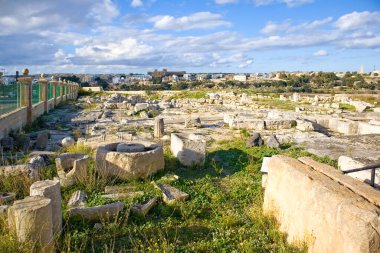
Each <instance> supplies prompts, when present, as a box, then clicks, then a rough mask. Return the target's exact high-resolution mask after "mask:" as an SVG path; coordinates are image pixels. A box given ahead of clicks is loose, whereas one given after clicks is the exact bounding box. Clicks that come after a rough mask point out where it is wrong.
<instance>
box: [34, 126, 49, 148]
mask: <svg viewBox="0 0 380 253" xmlns="http://www.w3.org/2000/svg"><path fill="white" fill-rule="evenodd" d="M48 141H49V133H48V132H47V131H43V132H41V133H39V134H38V135H37V140H36V148H37V149H41V150H45V149H46V147H47V144H48Z"/></svg>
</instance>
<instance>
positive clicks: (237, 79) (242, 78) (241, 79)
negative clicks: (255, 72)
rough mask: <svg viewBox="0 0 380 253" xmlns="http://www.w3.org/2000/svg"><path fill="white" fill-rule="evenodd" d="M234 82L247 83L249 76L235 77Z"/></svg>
mask: <svg viewBox="0 0 380 253" xmlns="http://www.w3.org/2000/svg"><path fill="white" fill-rule="evenodd" d="M234 80H235V81H239V82H246V81H247V76H246V75H234Z"/></svg>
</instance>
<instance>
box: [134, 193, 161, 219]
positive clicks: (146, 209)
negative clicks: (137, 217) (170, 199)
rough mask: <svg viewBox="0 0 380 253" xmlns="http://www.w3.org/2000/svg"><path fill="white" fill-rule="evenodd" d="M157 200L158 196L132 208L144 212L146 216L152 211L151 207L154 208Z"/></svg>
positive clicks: (136, 211)
mask: <svg viewBox="0 0 380 253" xmlns="http://www.w3.org/2000/svg"><path fill="white" fill-rule="evenodd" d="M156 202H157V197H153V198H151V199H149V200H148V201H146V202H144V203H142V204H138V205H135V206H133V207H132V208H131V210H132V212H134V213H138V214H142V215H144V216H145V215H147V213H148V212H149V211H150V209H152V208H153V207H154V206H155V205H156Z"/></svg>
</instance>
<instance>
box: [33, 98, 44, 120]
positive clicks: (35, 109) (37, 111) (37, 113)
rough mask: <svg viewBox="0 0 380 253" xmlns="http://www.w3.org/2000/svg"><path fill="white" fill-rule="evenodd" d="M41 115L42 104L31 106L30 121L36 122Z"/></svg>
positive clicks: (42, 110)
mask: <svg viewBox="0 0 380 253" xmlns="http://www.w3.org/2000/svg"><path fill="white" fill-rule="evenodd" d="M42 114H44V102H40V103H38V104H36V105H33V109H32V120H36V119H37V118H38V117H39V116H41V115H42Z"/></svg>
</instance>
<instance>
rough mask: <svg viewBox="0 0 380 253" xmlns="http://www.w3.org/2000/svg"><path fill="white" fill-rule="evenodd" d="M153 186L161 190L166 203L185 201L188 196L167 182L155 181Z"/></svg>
mask: <svg viewBox="0 0 380 253" xmlns="http://www.w3.org/2000/svg"><path fill="white" fill-rule="evenodd" d="M154 186H155V187H156V188H158V189H159V190H161V191H162V196H163V200H164V202H165V203H166V204H168V205H172V204H174V203H176V202H179V201H185V200H186V199H187V198H188V197H189V194H187V193H185V192H183V191H180V190H178V189H177V188H175V187H173V186H171V185H168V184H164V183H155V184H154Z"/></svg>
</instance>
